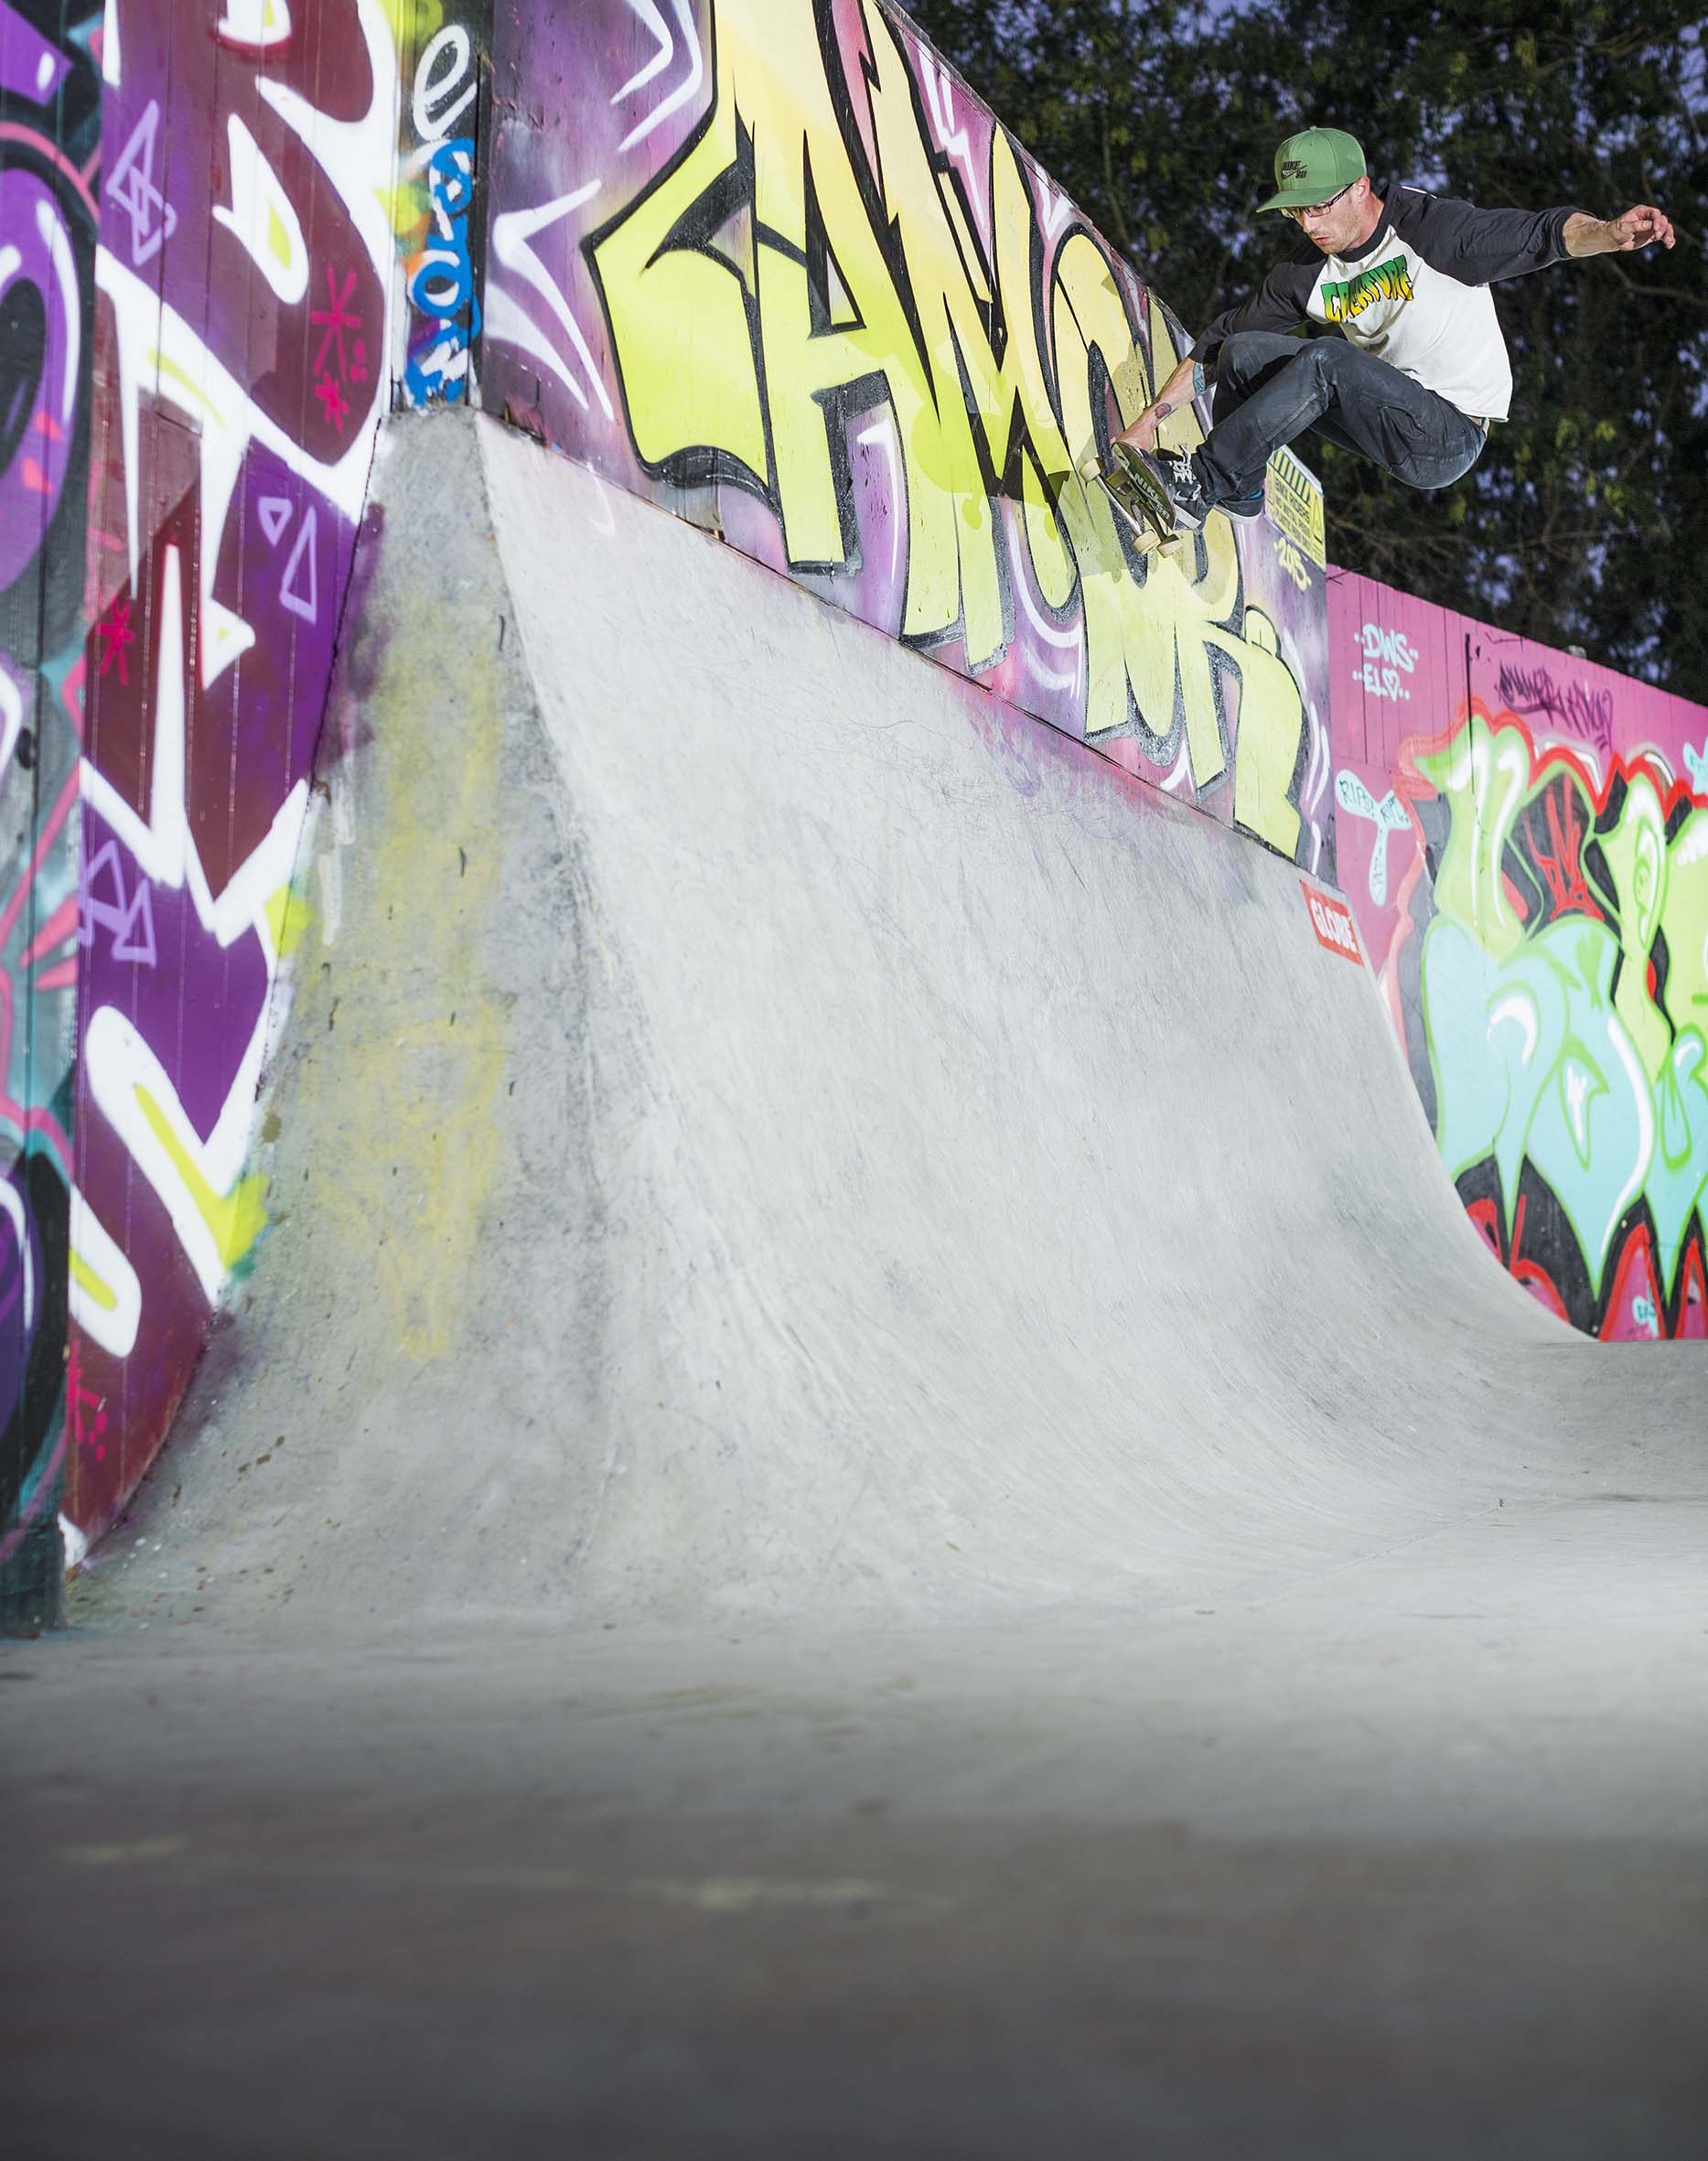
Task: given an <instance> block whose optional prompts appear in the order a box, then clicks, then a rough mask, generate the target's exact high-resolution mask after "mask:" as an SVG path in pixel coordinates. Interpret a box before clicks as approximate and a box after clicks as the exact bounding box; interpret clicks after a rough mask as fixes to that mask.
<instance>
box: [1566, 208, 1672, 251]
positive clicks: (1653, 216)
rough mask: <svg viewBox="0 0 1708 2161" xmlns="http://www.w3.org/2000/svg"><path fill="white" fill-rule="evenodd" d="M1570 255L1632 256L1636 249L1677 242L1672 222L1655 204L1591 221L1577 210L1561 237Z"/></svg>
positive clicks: (1569, 219)
mask: <svg viewBox="0 0 1708 2161" xmlns="http://www.w3.org/2000/svg"><path fill="white" fill-rule="evenodd" d="M1560 237H1561V239H1562V240H1563V241H1564V242H1565V252H1566V253H1567V254H1568V255H1628V254H1629V253H1630V252H1631V250H1632V249H1633V248H1648V247H1652V246H1653V245H1654V243H1655V242H1656V241H1659V242H1660V244H1661V246H1662V247H1663V248H1670V246H1671V245H1672V242H1673V232H1672V220H1671V219H1670V218H1669V217H1668V216H1667V214H1666V212H1665V211H1664V210H1656V208H1655V206H1654V204H1653V203H1651V202H1639V203H1634V204H1633V205H1632V207H1631V208H1630V209H1629V210H1627V211H1625V212H1624V213H1623V215H1622V216H1620V217H1617V218H1607V219H1601V218H1589V217H1585V216H1584V212H1583V211H1582V210H1574V211H1573V213H1572V215H1571V216H1570V217H1569V218H1568V219H1567V220H1566V221H1565V230H1564V231H1563V233H1562V234H1561V236H1560Z"/></svg>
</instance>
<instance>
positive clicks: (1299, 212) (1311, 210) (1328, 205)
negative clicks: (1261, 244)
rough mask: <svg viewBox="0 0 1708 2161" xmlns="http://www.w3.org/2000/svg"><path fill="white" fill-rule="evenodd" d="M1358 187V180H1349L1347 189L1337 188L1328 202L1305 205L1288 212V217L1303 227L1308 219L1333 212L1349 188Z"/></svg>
mask: <svg viewBox="0 0 1708 2161" xmlns="http://www.w3.org/2000/svg"><path fill="white" fill-rule="evenodd" d="M1357 186H1358V182H1357V181H1356V180H1348V182H1347V185H1346V188H1336V189H1335V191H1334V193H1333V194H1332V195H1331V196H1330V197H1329V198H1328V200H1327V202H1307V203H1303V204H1301V205H1300V206H1299V208H1298V209H1296V210H1289V211H1288V212H1287V215H1288V217H1289V218H1291V219H1292V220H1293V222H1294V224H1295V225H1303V224H1304V222H1305V220H1306V219H1307V218H1320V217H1321V216H1322V214H1323V212H1324V211H1325V210H1333V208H1334V206H1335V205H1336V203H1337V202H1338V201H1339V200H1340V198H1341V197H1342V196H1343V195H1344V194H1345V193H1346V192H1347V188H1356V187H1357Z"/></svg>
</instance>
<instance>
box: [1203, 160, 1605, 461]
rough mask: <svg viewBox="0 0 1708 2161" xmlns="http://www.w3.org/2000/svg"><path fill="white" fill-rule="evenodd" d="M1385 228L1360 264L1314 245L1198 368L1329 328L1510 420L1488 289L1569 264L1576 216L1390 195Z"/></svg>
mask: <svg viewBox="0 0 1708 2161" xmlns="http://www.w3.org/2000/svg"><path fill="white" fill-rule="evenodd" d="M1376 193H1377V194H1378V196H1379V197H1380V199H1381V203H1382V218H1381V223H1380V225H1379V226H1378V227H1377V229H1376V231H1375V232H1374V233H1373V234H1372V235H1371V237H1370V240H1368V241H1367V242H1365V244H1364V245H1363V246H1362V247H1361V248H1359V249H1358V250H1357V252H1356V253H1354V254H1351V255H1344V256H1343V255H1325V254H1323V253H1321V252H1320V251H1319V250H1318V249H1316V248H1315V247H1310V246H1309V243H1308V242H1306V243H1305V246H1306V248H1308V251H1309V252H1308V253H1305V252H1304V251H1301V252H1300V253H1298V254H1297V255H1296V256H1295V257H1294V259H1293V260H1291V261H1288V262H1286V263H1280V264H1278V265H1277V266H1276V268H1275V269H1273V270H1272V271H1271V272H1270V274H1269V275H1268V276H1267V277H1266V278H1265V279H1264V280H1263V283H1262V287H1261V289H1260V290H1259V291H1258V292H1257V293H1256V294H1255V295H1253V296H1252V297H1251V299H1250V300H1246V301H1243V302H1241V305H1240V306H1237V307H1230V308H1227V309H1225V310H1224V311H1223V313H1222V314H1220V315H1219V316H1218V317H1216V318H1215V320H1214V321H1213V322H1212V323H1210V324H1209V325H1208V327H1207V328H1206V329H1205V330H1204V332H1203V334H1202V335H1201V336H1200V337H1199V339H1198V342H1197V344H1196V345H1195V346H1194V347H1193V349H1192V350H1193V357H1194V358H1195V359H1196V360H1202V361H1203V362H1204V364H1205V366H1206V367H1211V366H1213V364H1214V361H1215V357H1216V354H1217V352H1218V351H1219V349H1220V347H1221V344H1222V342H1223V340H1224V339H1227V338H1230V337H1231V336H1233V335H1234V334H1235V333H1236V332H1238V331H1241V330H1286V329H1291V328H1294V326H1295V325H1297V324H1299V323H1301V322H1314V323H1325V324H1327V325H1329V326H1331V327H1332V328H1335V329H1337V330H1338V331H1340V333H1341V334H1342V336H1344V337H1346V338H1348V339H1350V341H1351V342H1352V343H1353V344H1354V345H1357V346H1359V347H1361V348H1362V349H1363V350H1364V351H1366V352H1370V353H1373V354H1374V355H1375V356H1376V358H1377V359H1378V360H1386V361H1387V362H1388V363H1389V365H1390V366H1391V367H1394V368H1397V369H1398V370H1399V371H1400V372H1401V373H1402V375H1409V376H1410V377H1411V378H1412V380H1413V382H1421V383H1422V384H1423V387H1424V388H1425V389H1426V390H1432V391H1434V392H1435V393H1436V395H1437V396H1438V397H1443V398H1445V399H1446V401H1447V403H1449V404H1450V405H1455V406H1456V407H1457V408H1458V410H1459V411H1460V412H1461V413H1465V414H1469V415H1470V416H1471V417H1472V418H1473V419H1477V420H1505V419H1506V417H1507V415H1508V414H1509V412H1510V410H1511V405H1512V363H1511V361H1510V360H1509V359H1508V357H1507V341H1506V339H1505V337H1504V336H1503V334H1502V332H1501V328H1500V323H1499V318H1498V317H1497V316H1496V314H1495V303H1494V296H1492V294H1490V292H1489V290H1488V286H1489V285H1490V283H1491V282H1492V281H1493V280H1494V279H1496V278H1502V277H1516V276H1517V275H1519V274H1520V273H1521V272H1523V271H1527V270H1541V269H1542V268H1544V267H1545V266H1546V265H1547V264H1549V263H1559V262H1562V261H1563V260H1564V258H1565V242H1564V239H1563V233H1564V230H1565V221H1566V220H1567V219H1568V218H1569V217H1571V216H1572V215H1573V212H1572V210H1570V209H1569V208H1568V209H1565V210H1539V211H1531V210H1477V208H1476V206H1475V205H1474V204H1471V203H1468V202H1459V201H1456V200H1454V199H1451V198H1449V197H1444V196H1434V195H1431V194H1429V193H1428V192H1427V190H1426V189H1424V188H1411V187H1392V186H1389V187H1383V188H1377V189H1376Z"/></svg>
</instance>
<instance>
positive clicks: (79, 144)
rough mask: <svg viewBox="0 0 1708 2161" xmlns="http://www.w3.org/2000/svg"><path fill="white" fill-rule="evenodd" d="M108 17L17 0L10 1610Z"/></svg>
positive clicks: (67, 754) (1, 102)
mask: <svg viewBox="0 0 1708 2161" xmlns="http://www.w3.org/2000/svg"><path fill="white" fill-rule="evenodd" d="M100 45H101V16H100V15H99V13H97V12H92V11H91V10H90V9H87V8H67V7H64V6H44V5H39V4H38V0H0V1150H3V1151H4V1161H3V1163H0V1216H4V1221H0V1421H4V1430H3V1431H0V1622H4V1624H5V1625H7V1626H20V1627H30V1626H33V1625H36V1624H37V1623H38V1621H39V1620H40V1619H42V1618H51V1617H52V1614H53V1612H54V1611H55V1610H56V1608H57V1603H58V1595H59V1578H60V1571H61V1561H60V1533H59V1511H60V1508H61V1506H62V1503H63V1499H64V1484H65V1470H66V1464H65V1455H66V1427H65V1350H66V1273H67V1227H68V1223H69V1221H70V1214H71V1198H70V1196H71V1177H72V1156H71V1131H72V1106H71V1092H72V1091H71V1069H72V1049H73V1039H74V1031H75V1009H76V996H77V932H78V915H77V819H76V811H77V741H76V737H75V735H74V734H73V732H72V724H71V715H70V712H69V710H68V705H67V700H66V694H65V693H66V685H67V682H68V679H69V678H70V676H71V675H72V674H73V672H75V670H76V668H77V666H78V664H79V662H80V661H81V652H82V629H83V612H82V610H83V558H84V509H83V505H84V494H85V486H86V480H87V475H88V470H89V438H90V325H91V300H92V296H93V269H94V255H95V228H96V216H97V213H96V204H95V196H94V185H95V180H96V177H97V168H98V163H99V145H100V129H101V94H100V82H99V77H98V69H99V64H100Z"/></svg>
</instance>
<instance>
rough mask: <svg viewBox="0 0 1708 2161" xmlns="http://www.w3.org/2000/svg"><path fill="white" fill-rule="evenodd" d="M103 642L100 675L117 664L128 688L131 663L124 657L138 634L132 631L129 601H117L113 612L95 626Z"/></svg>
mask: <svg viewBox="0 0 1708 2161" xmlns="http://www.w3.org/2000/svg"><path fill="white" fill-rule="evenodd" d="M95 630H96V633H97V635H98V636H99V637H100V638H101V640H102V649H101V668H100V673H101V674H102V675H104V674H106V672H107V671H108V670H109V669H110V668H112V667H113V665H114V663H115V662H116V663H117V666H118V671H119V681H120V682H121V683H124V684H126V685H127V686H128V684H129V683H130V680H131V671H130V663H129V662H128V661H126V659H125V657H124V649H125V647H126V646H127V645H134V644H135V642H136V633H135V631H134V630H133V629H131V604H130V602H129V601H128V600H115V601H114V602H113V607H112V608H111V610H110V611H109V612H108V613H107V614H106V615H104V616H103V617H102V619H101V620H100V622H98V623H97V624H96V625H95Z"/></svg>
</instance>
